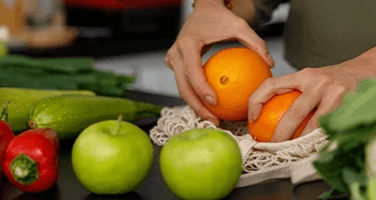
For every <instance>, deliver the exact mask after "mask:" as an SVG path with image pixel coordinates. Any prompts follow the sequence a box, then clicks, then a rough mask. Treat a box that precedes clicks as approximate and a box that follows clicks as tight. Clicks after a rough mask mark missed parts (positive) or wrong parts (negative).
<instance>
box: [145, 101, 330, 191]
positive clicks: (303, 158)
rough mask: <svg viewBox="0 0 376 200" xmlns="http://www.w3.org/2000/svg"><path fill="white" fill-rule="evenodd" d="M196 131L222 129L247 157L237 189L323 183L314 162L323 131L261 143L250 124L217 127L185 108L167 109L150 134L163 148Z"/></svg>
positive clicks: (325, 140)
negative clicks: (173, 139) (276, 182)
mask: <svg viewBox="0 0 376 200" xmlns="http://www.w3.org/2000/svg"><path fill="white" fill-rule="evenodd" d="M193 128H216V129H221V130H224V131H225V132H226V133H228V134H229V135H231V136H232V137H233V138H235V140H236V141H237V142H238V144H239V147H240V149H241V153H242V157H243V174H242V176H241V178H240V181H239V183H238V185H237V187H245V186H249V185H253V184H258V183H263V182H267V181H271V180H275V179H283V178H290V179H291V182H292V183H293V184H299V183H302V182H307V181H312V180H317V179H319V177H318V176H317V174H316V170H315V169H314V167H313V166H312V162H313V161H314V160H316V159H317V158H318V151H319V150H320V148H322V147H323V146H324V145H325V144H326V143H327V138H326V135H325V134H324V133H323V130H322V129H316V130H314V131H312V132H311V133H309V134H307V135H304V136H302V137H299V138H296V139H294V140H288V141H285V142H280V143H264V142H257V141H255V140H254V139H253V138H252V137H251V135H250V134H249V133H248V128H247V122H226V121H225V122H222V124H221V125H220V126H219V127H216V126H215V125H214V124H213V123H212V122H210V121H206V120H202V119H201V118H200V117H198V116H197V115H196V114H195V112H194V111H193V110H192V109H191V108H190V107H189V106H188V105H185V106H176V107H164V108H163V109H162V111H161V117H160V118H159V119H158V121H157V125H156V126H154V127H153V128H152V129H151V130H150V138H151V140H152V141H153V142H154V143H155V144H157V145H159V146H163V145H164V144H165V142H166V141H167V140H168V139H169V138H170V137H171V136H173V135H175V134H178V133H180V132H182V131H186V130H189V129H193Z"/></svg>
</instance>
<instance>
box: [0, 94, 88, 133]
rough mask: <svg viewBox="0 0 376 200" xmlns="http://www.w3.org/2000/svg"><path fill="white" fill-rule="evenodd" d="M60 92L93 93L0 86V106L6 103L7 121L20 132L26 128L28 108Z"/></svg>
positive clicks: (13, 128)
mask: <svg viewBox="0 0 376 200" xmlns="http://www.w3.org/2000/svg"><path fill="white" fill-rule="evenodd" d="M61 94H85V95H95V93H94V92H91V91H87V90H45V89H26V88H11V87H0V108H5V107H6V106H7V105H8V103H9V107H8V123H9V125H10V126H11V127H12V130H13V131H14V132H16V133H17V132H20V131H23V130H25V129H27V128H29V126H28V118H29V110H30V108H31V106H32V105H33V104H34V103H36V102H37V101H39V100H40V99H42V98H44V97H48V96H54V95H61Z"/></svg>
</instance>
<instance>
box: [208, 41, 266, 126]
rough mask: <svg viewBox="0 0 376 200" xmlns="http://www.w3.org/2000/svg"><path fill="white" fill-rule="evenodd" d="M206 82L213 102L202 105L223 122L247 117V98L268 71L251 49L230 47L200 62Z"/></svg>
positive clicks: (262, 61)
mask: <svg viewBox="0 0 376 200" xmlns="http://www.w3.org/2000/svg"><path fill="white" fill-rule="evenodd" d="M203 69H204V73H205V76H206V79H207V81H208V83H209V85H210V86H211V87H212V88H213V90H214V91H215V93H216V95H217V104H216V105H215V106H212V105H210V104H208V103H206V102H204V105H205V106H206V107H207V108H208V109H209V110H210V111H211V112H212V113H213V114H214V115H216V116H217V117H218V118H220V119H222V120H226V121H242V120H246V119H247V113H248V99H249V97H250V96H251V94H252V93H253V92H254V91H255V90H256V89H257V88H258V87H259V86H260V85H261V84H262V83H263V82H264V81H265V80H266V79H267V78H269V77H272V73H271V71H270V69H269V66H268V65H267V64H266V63H265V62H264V60H262V58H261V57H260V56H259V55H258V54H257V53H256V52H254V51H252V50H250V49H247V48H242V47H232V48H227V49H224V50H220V51H218V52H217V53H215V54H214V55H213V56H212V57H210V58H209V60H208V61H207V62H206V63H205V64H204V67H203Z"/></svg>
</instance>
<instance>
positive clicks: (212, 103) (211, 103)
mask: <svg viewBox="0 0 376 200" xmlns="http://www.w3.org/2000/svg"><path fill="white" fill-rule="evenodd" d="M205 101H206V102H207V103H209V104H210V105H215V101H214V99H213V97H211V96H206V97H205Z"/></svg>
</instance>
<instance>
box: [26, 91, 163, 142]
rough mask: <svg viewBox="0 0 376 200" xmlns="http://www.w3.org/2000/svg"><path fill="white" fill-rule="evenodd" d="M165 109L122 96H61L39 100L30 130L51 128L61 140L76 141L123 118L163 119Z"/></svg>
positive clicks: (30, 118)
mask: <svg viewBox="0 0 376 200" xmlns="http://www.w3.org/2000/svg"><path fill="white" fill-rule="evenodd" d="M161 109H162V106H159V105H154V104H149V103H144V102H138V101H132V100H129V99H126V98H120V97H106V96H87V95H60V96H55V97H47V98H43V99H42V100H40V101H38V102H37V103H35V104H34V106H33V107H32V108H31V109H30V113H29V126H30V127H31V128H45V127H50V128H52V129H54V130H55V131H56V133H57V134H58V136H59V138H60V139H70V138H75V137H77V136H78V135H79V133H80V132H81V131H82V130H84V129H85V128H86V127H88V126H89V125H91V124H93V123H96V122H100V121H104V120H110V119H117V118H118V117H119V115H122V116H123V120H124V121H128V122H134V121H135V120H137V119H139V118H142V117H146V116H156V117H158V116H160V111H161Z"/></svg>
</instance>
